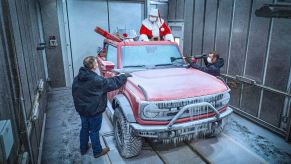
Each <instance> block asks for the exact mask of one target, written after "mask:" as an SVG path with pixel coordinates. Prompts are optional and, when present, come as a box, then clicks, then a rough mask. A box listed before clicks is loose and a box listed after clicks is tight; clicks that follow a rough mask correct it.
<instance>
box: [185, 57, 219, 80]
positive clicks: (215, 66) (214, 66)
mask: <svg viewBox="0 0 291 164" xmlns="http://www.w3.org/2000/svg"><path fill="white" fill-rule="evenodd" d="M203 60H204V64H205V66H200V65H198V64H196V63H195V62H191V63H190V65H189V66H188V68H190V67H192V68H195V69H199V70H200V71H203V72H206V73H208V74H211V75H213V76H220V68H221V67H223V65H224V60H223V58H220V57H219V54H217V53H216V52H210V53H209V54H208V55H207V56H203Z"/></svg>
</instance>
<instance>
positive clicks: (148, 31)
mask: <svg viewBox="0 0 291 164" xmlns="http://www.w3.org/2000/svg"><path fill="white" fill-rule="evenodd" d="M139 33H140V35H141V36H140V40H142V41H149V39H151V38H152V37H158V36H159V37H161V38H163V39H164V40H169V41H174V38H173V35H172V34H171V30H170V29H169V27H168V26H167V25H166V23H165V21H164V20H163V19H158V21H156V22H154V23H152V22H150V21H149V20H148V19H145V20H143V22H142V26H141V28H140V31H139Z"/></svg>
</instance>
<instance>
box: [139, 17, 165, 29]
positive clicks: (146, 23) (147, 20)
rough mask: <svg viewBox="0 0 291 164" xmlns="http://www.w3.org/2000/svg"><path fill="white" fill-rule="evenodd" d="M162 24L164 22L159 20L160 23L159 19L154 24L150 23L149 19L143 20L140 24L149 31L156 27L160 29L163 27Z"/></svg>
mask: <svg viewBox="0 0 291 164" xmlns="http://www.w3.org/2000/svg"><path fill="white" fill-rule="evenodd" d="M163 23H164V20H163V19H161V21H160V18H158V20H157V21H156V22H154V23H152V22H150V21H149V19H145V20H143V21H142V24H143V25H144V26H145V27H146V28H147V29H149V30H153V28H154V27H155V26H157V27H158V28H160V27H161V26H162V25H163Z"/></svg>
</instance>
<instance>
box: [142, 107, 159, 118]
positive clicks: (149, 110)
mask: <svg viewBox="0 0 291 164" xmlns="http://www.w3.org/2000/svg"><path fill="white" fill-rule="evenodd" d="M158 109H159V107H158V106H157V105H155V104H149V105H147V106H145V107H144V109H143V114H144V116H145V117H147V118H155V117H157V116H158V115H159V112H157V111H158Z"/></svg>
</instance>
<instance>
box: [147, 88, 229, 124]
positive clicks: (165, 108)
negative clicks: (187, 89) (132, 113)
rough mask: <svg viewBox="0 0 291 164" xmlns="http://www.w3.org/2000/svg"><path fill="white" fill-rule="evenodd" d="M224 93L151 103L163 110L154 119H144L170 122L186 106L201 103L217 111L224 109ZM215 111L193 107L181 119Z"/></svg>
mask: <svg viewBox="0 0 291 164" xmlns="http://www.w3.org/2000/svg"><path fill="white" fill-rule="evenodd" d="M222 100H224V93H221V94H215V95H208V96H203V97H194V98H187V99H180V100H171V101H158V102H150V103H152V104H154V105H156V106H157V107H158V109H161V112H159V114H158V115H157V116H156V117H154V118H143V119H145V120H161V121H170V120H171V119H173V117H174V116H175V115H176V114H177V113H178V112H179V111H180V110H181V109H182V108H183V107H184V106H186V105H190V104H197V103H201V102H208V103H210V104H211V105H212V106H213V107H215V108H216V109H218V110H219V109H222V107H223V106H224V105H225V104H224V103H223V101H222ZM212 112H213V111H212V110H211V109H210V107H208V106H198V107H193V108H192V109H190V110H186V111H185V112H184V113H183V114H182V115H181V116H180V117H179V119H181V118H189V117H194V116H198V115H203V114H208V113H212Z"/></svg>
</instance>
